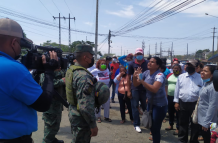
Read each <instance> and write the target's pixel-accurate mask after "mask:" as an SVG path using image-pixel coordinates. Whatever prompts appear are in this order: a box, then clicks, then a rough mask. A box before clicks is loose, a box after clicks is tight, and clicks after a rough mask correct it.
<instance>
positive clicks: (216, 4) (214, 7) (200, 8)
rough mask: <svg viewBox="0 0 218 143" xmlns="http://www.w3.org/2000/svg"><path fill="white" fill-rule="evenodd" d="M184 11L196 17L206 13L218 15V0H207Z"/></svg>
mask: <svg viewBox="0 0 218 143" xmlns="http://www.w3.org/2000/svg"><path fill="white" fill-rule="evenodd" d="M183 13H187V14H191V16H195V17H203V16H205V13H209V14H210V15H215V16H218V1H212V0H210V1H205V2H203V3H201V4H199V5H197V6H195V7H192V8H190V9H188V10H185V11H184V12H183Z"/></svg>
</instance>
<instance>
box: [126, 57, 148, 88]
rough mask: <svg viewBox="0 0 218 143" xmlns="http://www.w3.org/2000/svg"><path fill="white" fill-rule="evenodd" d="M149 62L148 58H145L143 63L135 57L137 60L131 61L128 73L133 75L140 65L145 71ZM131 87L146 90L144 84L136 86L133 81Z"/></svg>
mask: <svg viewBox="0 0 218 143" xmlns="http://www.w3.org/2000/svg"><path fill="white" fill-rule="evenodd" d="M147 65H148V62H147V61H146V60H144V61H143V62H142V63H141V64H139V63H138V62H137V60H136V59H135V61H132V62H130V63H129V67H128V72H127V73H128V75H131V76H132V75H133V74H134V72H135V70H136V69H137V68H138V67H141V68H142V73H143V72H145V71H146V70H148V66H147ZM131 89H132V90H145V88H144V87H143V85H142V84H140V85H139V86H137V87H135V86H134V85H133V82H132V85H131Z"/></svg>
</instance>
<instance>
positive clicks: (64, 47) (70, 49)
mask: <svg viewBox="0 0 218 143" xmlns="http://www.w3.org/2000/svg"><path fill="white" fill-rule="evenodd" d="M78 44H87V45H91V46H92V47H95V44H94V43H93V42H90V41H83V40H82V41H74V42H73V43H72V44H71V45H70V47H69V46H68V45H63V44H61V50H62V51H63V52H70V53H73V52H74V51H75V48H76V46H77V45H78ZM42 46H53V47H56V48H59V44H58V43H56V42H52V41H51V40H47V41H46V42H44V43H43V44H42ZM98 53H99V55H100V54H101V52H100V51H99V52H98ZM101 55H102V54H101Z"/></svg>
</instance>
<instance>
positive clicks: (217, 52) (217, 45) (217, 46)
mask: <svg viewBox="0 0 218 143" xmlns="http://www.w3.org/2000/svg"><path fill="white" fill-rule="evenodd" d="M217 53H218V36H217Z"/></svg>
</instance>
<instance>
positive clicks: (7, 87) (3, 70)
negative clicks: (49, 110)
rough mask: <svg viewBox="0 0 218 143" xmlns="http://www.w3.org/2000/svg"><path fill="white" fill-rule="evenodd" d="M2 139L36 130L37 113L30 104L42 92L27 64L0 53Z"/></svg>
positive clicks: (0, 124)
mask: <svg viewBox="0 0 218 143" xmlns="http://www.w3.org/2000/svg"><path fill="white" fill-rule="evenodd" d="M0 78H1V79H0V139H14V138H18V137H21V136H24V135H30V134H31V133H32V132H34V131H36V130H37V126H38V125H37V114H36V111H35V110H34V109H33V108H31V107H30V106H29V105H31V104H33V103H34V102H35V101H36V100H37V99H38V97H39V96H40V95H41V94H42V89H41V87H40V86H39V85H38V84H37V83H36V82H35V80H34V79H33V78H32V75H31V74H30V72H29V71H28V70H27V69H26V67H25V66H24V65H22V64H21V63H19V62H17V61H15V60H14V59H13V58H11V57H10V56H9V55H7V54H5V53H3V52H0Z"/></svg>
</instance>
